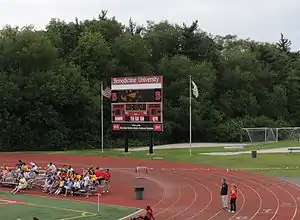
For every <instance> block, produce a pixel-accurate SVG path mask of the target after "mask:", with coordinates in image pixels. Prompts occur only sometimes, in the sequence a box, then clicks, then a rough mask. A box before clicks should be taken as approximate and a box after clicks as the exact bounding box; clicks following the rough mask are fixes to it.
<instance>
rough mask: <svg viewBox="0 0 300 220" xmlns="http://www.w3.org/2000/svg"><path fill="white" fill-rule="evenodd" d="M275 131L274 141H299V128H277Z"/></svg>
mask: <svg viewBox="0 0 300 220" xmlns="http://www.w3.org/2000/svg"><path fill="white" fill-rule="evenodd" d="M275 131H276V141H285V140H297V141H299V140H300V127H279V128H275Z"/></svg>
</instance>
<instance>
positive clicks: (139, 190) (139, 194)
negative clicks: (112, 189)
mask: <svg viewBox="0 0 300 220" xmlns="http://www.w3.org/2000/svg"><path fill="white" fill-rule="evenodd" d="M144 190H145V189H144V187H135V188H134V191H135V198H136V200H143V199H144Z"/></svg>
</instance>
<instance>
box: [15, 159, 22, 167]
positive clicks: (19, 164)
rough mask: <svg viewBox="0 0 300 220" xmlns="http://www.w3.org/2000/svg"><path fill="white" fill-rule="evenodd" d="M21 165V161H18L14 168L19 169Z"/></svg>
mask: <svg viewBox="0 0 300 220" xmlns="http://www.w3.org/2000/svg"><path fill="white" fill-rule="evenodd" d="M22 165H23V161H22V160H18V162H17V164H16V167H17V168H21V167H22Z"/></svg>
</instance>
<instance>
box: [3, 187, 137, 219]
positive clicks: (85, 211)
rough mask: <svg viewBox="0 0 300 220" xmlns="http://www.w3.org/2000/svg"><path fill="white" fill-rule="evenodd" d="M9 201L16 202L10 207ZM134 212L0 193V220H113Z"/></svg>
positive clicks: (124, 209)
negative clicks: (98, 213) (98, 212)
mask: <svg viewBox="0 0 300 220" xmlns="http://www.w3.org/2000/svg"><path fill="white" fill-rule="evenodd" d="M12 201H17V203H13V202H12ZM135 211H137V209H134V208H124V207H118V206H107V205H102V204H101V205H100V212H101V215H100V216H98V215H97V204H93V203H85V202H77V201H71V200H62V199H55V198H49V197H41V196H33V195H24V194H16V195H12V194H10V193H8V192H0V213H1V217H0V218H1V219H3V220H18V219H19V220H32V218H33V217H37V218H39V219H40V220H73V219H77V220H81V219H86V220H96V219H97V220H99V219H105V220H116V219H119V218H122V217H124V216H127V215H129V214H130V213H133V212H135Z"/></svg>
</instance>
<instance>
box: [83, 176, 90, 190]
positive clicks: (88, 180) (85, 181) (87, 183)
mask: <svg viewBox="0 0 300 220" xmlns="http://www.w3.org/2000/svg"><path fill="white" fill-rule="evenodd" d="M89 183H90V177H89V175H88V174H86V175H85V177H84V178H83V187H84V188H85V189H87V188H88V186H89Z"/></svg>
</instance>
